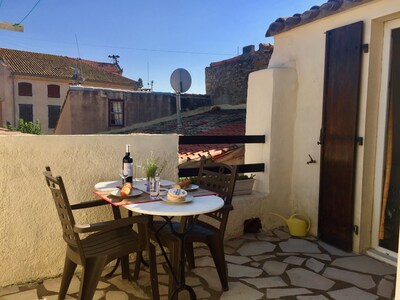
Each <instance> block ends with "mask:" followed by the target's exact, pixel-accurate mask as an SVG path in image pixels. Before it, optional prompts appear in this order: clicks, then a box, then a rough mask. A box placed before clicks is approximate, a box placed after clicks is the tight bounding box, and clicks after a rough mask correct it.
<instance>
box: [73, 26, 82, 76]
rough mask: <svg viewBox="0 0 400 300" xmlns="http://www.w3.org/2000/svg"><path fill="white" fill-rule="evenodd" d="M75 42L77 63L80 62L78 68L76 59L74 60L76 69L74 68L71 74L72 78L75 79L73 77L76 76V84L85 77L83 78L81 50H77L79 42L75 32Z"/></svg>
mask: <svg viewBox="0 0 400 300" xmlns="http://www.w3.org/2000/svg"><path fill="white" fill-rule="evenodd" d="M75 42H76V48H77V49H78V61H79V63H80V68H78V61H77V62H76V65H77V66H76V69H78V70H75V71H74V75H73V76H72V79H75V78H74V77H76V80H77V81H78V84H80V83H81V82H79V79H80V80H81V81H82V82H84V81H85V78H83V68H82V60H81V52H80V50H79V43H78V37H77V36H76V33H75ZM79 73H80V75H81V76H80V77H79Z"/></svg>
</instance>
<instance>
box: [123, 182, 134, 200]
mask: <svg viewBox="0 0 400 300" xmlns="http://www.w3.org/2000/svg"><path fill="white" fill-rule="evenodd" d="M131 191H132V183H130V182H126V183H125V184H124V185H123V186H122V189H121V192H120V195H121V196H122V197H126V196H129V195H130V194H131Z"/></svg>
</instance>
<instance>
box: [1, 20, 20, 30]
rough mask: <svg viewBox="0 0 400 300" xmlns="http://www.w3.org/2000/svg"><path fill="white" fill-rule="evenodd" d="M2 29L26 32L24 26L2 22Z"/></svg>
mask: <svg viewBox="0 0 400 300" xmlns="http://www.w3.org/2000/svg"><path fill="white" fill-rule="evenodd" d="M0 29H4V30H11V31H19V32H24V26H22V25H20V24H12V23H8V22H0Z"/></svg>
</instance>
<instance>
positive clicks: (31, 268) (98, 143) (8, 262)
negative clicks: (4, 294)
mask: <svg viewBox="0 0 400 300" xmlns="http://www.w3.org/2000/svg"><path fill="white" fill-rule="evenodd" d="M127 143H130V144H131V145H132V148H133V153H132V154H133V158H134V160H142V161H144V160H145V159H146V158H147V156H148V155H149V154H150V152H151V151H153V152H154V155H155V156H160V157H162V158H165V159H166V160H167V161H168V166H167V167H166V169H165V170H164V171H163V174H162V175H163V177H165V178H168V179H171V180H176V179H177V178H176V176H177V165H178V156H177V151H178V136H177V135H112V136H107V135H104V136H0V170H1V171H0V172H1V173H0V174H1V176H0V195H1V201H0V241H1V244H0V266H1V267H0V269H1V272H0V286H6V285H9V284H16V283H19V282H27V281H31V280H36V279H39V278H46V277H51V276H55V275H58V274H61V272H62V268H63V263H64V256H65V242H64V240H63V239H62V235H61V227H60V223H59V220H58V216H57V212H56V209H55V207H54V202H53V200H52V198H51V194H50V191H49V190H48V188H47V186H46V182H45V179H44V176H43V175H42V172H43V171H44V168H45V166H47V165H49V166H50V167H51V168H52V171H53V174H54V175H61V176H62V177H63V179H64V182H65V185H66V189H67V193H68V196H69V198H70V201H71V202H72V203H74V202H80V201H83V200H90V199H95V197H94V195H93V194H92V191H93V186H94V184H95V183H96V182H99V181H107V180H117V179H118V178H119V169H120V167H121V163H122V162H121V161H122V157H123V155H124V152H125V144H127ZM111 217H112V216H111V214H110V210H109V208H108V209H107V208H95V209H90V210H88V212H87V213H84V214H79V215H78V220H77V221H78V222H82V223H86V222H87V221H88V220H90V222H93V221H100V220H105V219H107V218H111Z"/></svg>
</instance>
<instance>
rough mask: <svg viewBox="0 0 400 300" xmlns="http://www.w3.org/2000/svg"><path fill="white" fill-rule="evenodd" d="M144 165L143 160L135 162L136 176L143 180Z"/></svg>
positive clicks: (138, 179)
mask: <svg viewBox="0 0 400 300" xmlns="http://www.w3.org/2000/svg"><path fill="white" fill-rule="evenodd" d="M142 170H143V166H142V162H140V161H139V162H137V163H136V164H135V175H136V176H135V177H136V180H137V181H141V180H143V171H142Z"/></svg>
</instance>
